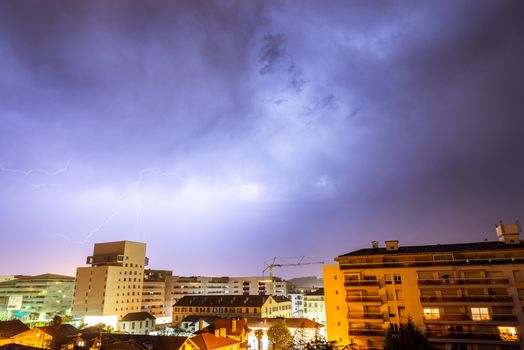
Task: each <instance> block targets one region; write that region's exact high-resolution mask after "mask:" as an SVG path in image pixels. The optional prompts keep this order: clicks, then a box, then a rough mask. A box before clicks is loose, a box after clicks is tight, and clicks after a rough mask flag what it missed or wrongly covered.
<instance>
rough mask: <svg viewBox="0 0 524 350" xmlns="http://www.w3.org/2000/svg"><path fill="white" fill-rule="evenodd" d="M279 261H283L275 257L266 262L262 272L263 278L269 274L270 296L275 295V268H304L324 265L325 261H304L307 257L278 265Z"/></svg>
mask: <svg viewBox="0 0 524 350" xmlns="http://www.w3.org/2000/svg"><path fill="white" fill-rule="evenodd" d="M277 259H282V258H278V257H274V258H273V259H271V260H269V261H266V262H265V263H264V270H262V276H264V275H265V273H266V271H268V272H269V280H270V283H269V294H270V295H272V294H273V269H274V268H275V267H285V266H304V265H316V264H324V262H323V261H304V259H306V256H299V257H297V258H296V259H298V260H297V261H296V262H292V263H285V264H284V263H277Z"/></svg>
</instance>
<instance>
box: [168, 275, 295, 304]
mask: <svg viewBox="0 0 524 350" xmlns="http://www.w3.org/2000/svg"><path fill="white" fill-rule="evenodd" d="M270 290H273V295H282V296H287V283H286V282H285V281H284V280H282V279H281V278H278V277H273V280H270V279H269V277H204V276H198V277H181V276H175V277H173V282H172V291H171V296H172V297H173V299H174V301H175V302H176V301H177V300H179V299H180V298H182V297H183V296H185V295H268V294H269V291H270Z"/></svg>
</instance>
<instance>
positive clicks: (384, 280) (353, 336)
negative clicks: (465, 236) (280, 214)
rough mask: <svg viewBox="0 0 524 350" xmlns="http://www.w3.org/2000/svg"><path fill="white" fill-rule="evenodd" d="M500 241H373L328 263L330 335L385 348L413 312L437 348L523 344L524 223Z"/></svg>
mask: <svg viewBox="0 0 524 350" xmlns="http://www.w3.org/2000/svg"><path fill="white" fill-rule="evenodd" d="M496 231H497V235H498V237H499V241H490V242H489V241H486V242H477V243H461V244H438V245H423V246H405V247H404V246H399V244H398V241H386V246H385V247H379V245H378V243H377V242H373V244H372V247H371V248H369V249H360V250H357V251H353V252H350V253H347V254H344V255H341V256H339V257H337V258H336V259H335V260H336V261H337V262H338V264H336V265H331V266H325V267H324V286H325V304H326V313H327V332H328V339H329V340H335V341H337V342H339V343H340V344H342V345H350V346H352V349H382V347H383V344H384V336H385V331H386V329H388V328H389V327H390V326H391V327H393V328H397V327H399V326H400V325H401V324H404V323H406V322H407V321H408V318H409V317H411V318H412V320H413V322H414V323H415V325H416V326H418V327H419V328H420V329H421V330H422V331H423V332H425V333H426V335H427V337H428V339H429V341H430V342H431V343H432V345H433V346H434V347H435V348H436V349H446V350H488V349H490V350H503V349H512V350H513V349H523V348H524V347H523V343H522V334H523V332H524V313H523V307H524V243H523V242H521V241H520V238H519V237H520V225H519V224H518V223H516V224H510V225H504V224H502V223H500V224H498V225H497V226H496Z"/></svg>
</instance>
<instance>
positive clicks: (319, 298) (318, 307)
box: [303, 288, 326, 327]
mask: <svg viewBox="0 0 524 350" xmlns="http://www.w3.org/2000/svg"><path fill="white" fill-rule="evenodd" d="M303 317H304V318H307V319H310V320H313V321H315V322H317V323H320V324H322V325H323V326H324V327H325V326H326V306H325V303H324V288H319V289H317V290H316V291H312V292H307V293H306V294H304V311H303Z"/></svg>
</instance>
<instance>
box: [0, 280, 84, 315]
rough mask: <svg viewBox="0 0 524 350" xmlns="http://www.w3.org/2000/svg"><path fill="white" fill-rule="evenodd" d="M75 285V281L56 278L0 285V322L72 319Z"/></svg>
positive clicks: (7, 281)
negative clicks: (6, 320) (13, 319)
mask: <svg viewBox="0 0 524 350" xmlns="http://www.w3.org/2000/svg"><path fill="white" fill-rule="evenodd" d="M74 284H75V278H74V277H70V276H62V275H54V274H44V275H38V276H23V277H15V278H12V279H9V280H5V281H3V282H0V319H2V318H4V319H10V318H12V317H15V318H18V319H20V320H23V321H24V322H30V321H35V322H36V321H40V322H47V321H50V320H51V319H52V318H53V316H55V315H56V314H60V315H69V314H70V313H71V300H72V297H73V288H74Z"/></svg>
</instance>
